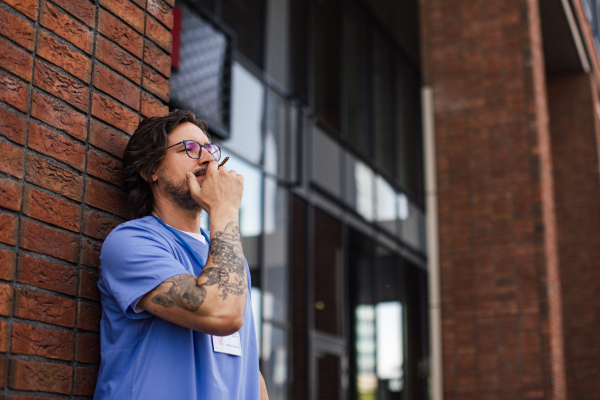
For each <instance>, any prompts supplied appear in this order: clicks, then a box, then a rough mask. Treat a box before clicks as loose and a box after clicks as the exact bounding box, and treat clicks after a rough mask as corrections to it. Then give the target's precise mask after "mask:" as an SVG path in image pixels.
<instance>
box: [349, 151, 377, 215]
mask: <svg viewBox="0 0 600 400" xmlns="http://www.w3.org/2000/svg"><path fill="white" fill-rule="evenodd" d="M374 178H375V174H374V173H373V170H371V168H369V167H367V166H366V165H365V164H364V163H362V162H360V161H357V162H356V163H355V164H354V184H355V190H356V211H357V212H358V213H359V214H360V215H362V216H363V217H364V218H365V219H366V220H367V221H372V220H373V217H374V210H373V179H374Z"/></svg>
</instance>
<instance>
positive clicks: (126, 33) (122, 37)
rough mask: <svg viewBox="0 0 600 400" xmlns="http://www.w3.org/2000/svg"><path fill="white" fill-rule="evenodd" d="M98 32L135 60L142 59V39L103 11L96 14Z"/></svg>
mask: <svg viewBox="0 0 600 400" xmlns="http://www.w3.org/2000/svg"><path fill="white" fill-rule="evenodd" d="M98 30H99V31H100V32H101V33H102V34H103V35H104V36H106V37H107V38H108V39H110V40H112V41H113V42H115V43H116V44H118V45H119V46H121V47H122V48H124V49H125V50H127V51H129V52H130V53H131V54H133V55H134V56H136V57H137V58H142V53H143V47H144V44H143V42H142V37H141V36H140V35H139V34H138V33H136V31H134V30H133V29H132V28H130V27H128V26H127V25H125V24H124V23H123V22H121V21H119V20H118V19H117V18H115V17H114V16H112V15H111V14H109V13H108V12H106V11H104V10H103V9H100V11H99V14H98Z"/></svg>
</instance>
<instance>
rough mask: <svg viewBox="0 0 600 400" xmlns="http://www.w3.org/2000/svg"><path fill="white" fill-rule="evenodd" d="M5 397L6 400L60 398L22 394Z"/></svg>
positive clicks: (55, 399) (47, 399)
mask: <svg viewBox="0 0 600 400" xmlns="http://www.w3.org/2000/svg"><path fill="white" fill-rule="evenodd" d="M0 399H1V398H0ZM7 399H8V400H61V399H59V398H56V397H37V396H22V395H18V394H11V395H9V396H8V397H7Z"/></svg>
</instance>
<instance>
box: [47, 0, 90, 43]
mask: <svg viewBox="0 0 600 400" xmlns="http://www.w3.org/2000/svg"><path fill="white" fill-rule="evenodd" d="M40 25H42V26H43V27H44V28H48V30H50V31H52V32H54V33H56V34H57V35H58V36H60V37H61V38H63V39H65V40H66V41H67V42H69V43H72V44H73V45H75V47H77V48H79V49H80V50H82V51H85V52H86V53H88V54H92V49H93V47H94V35H93V32H92V31H91V30H89V28H88V27H87V26H85V25H83V24H82V23H80V22H77V21H76V20H74V19H73V18H72V17H71V16H69V15H68V14H66V13H64V12H62V11H60V10H59V9H58V8H56V7H55V6H53V5H52V3H49V2H47V1H46V0H42V5H41V7H40Z"/></svg>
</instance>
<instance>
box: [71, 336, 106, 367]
mask: <svg viewBox="0 0 600 400" xmlns="http://www.w3.org/2000/svg"><path fill="white" fill-rule="evenodd" d="M75 361H78V362H81V363H86V364H100V338H99V337H97V336H91V335H86V334H83V333H78V334H77V335H75Z"/></svg>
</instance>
